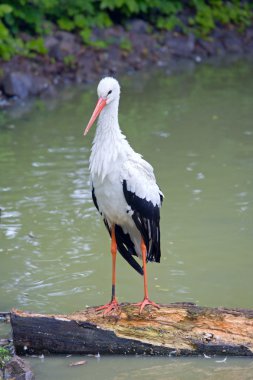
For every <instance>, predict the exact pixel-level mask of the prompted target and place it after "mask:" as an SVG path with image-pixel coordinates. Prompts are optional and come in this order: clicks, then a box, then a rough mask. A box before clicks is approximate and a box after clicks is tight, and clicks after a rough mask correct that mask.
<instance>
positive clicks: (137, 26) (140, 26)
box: [127, 19, 151, 33]
mask: <svg viewBox="0 0 253 380" xmlns="http://www.w3.org/2000/svg"><path fill="white" fill-rule="evenodd" d="M127 29H128V30H130V31H131V32H135V33H148V31H149V30H150V29H151V25H150V24H148V23H147V22H146V21H143V20H140V19H134V20H131V21H129V22H128V23H127Z"/></svg>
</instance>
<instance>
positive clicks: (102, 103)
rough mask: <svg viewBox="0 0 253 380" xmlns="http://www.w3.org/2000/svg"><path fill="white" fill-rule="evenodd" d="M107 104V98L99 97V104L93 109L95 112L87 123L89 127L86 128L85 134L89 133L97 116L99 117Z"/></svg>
mask: <svg viewBox="0 0 253 380" xmlns="http://www.w3.org/2000/svg"><path fill="white" fill-rule="evenodd" d="M105 106H106V100H105V99H103V98H99V99H98V102H97V105H96V107H95V109H94V111H93V114H92V115H91V118H90V121H89V123H88V125H87V127H86V128H85V131H84V134H83V135H84V136H86V135H87V133H88V132H89V130H90V128H91V126H92V124H94V122H95V120H96V118H97V117H98V115H99V114H100V112H101V111H102V109H103V108H104V107H105Z"/></svg>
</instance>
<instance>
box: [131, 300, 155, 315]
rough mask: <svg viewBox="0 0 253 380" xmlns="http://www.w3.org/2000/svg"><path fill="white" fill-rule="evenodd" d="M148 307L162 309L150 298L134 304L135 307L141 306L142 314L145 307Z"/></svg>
mask: <svg viewBox="0 0 253 380" xmlns="http://www.w3.org/2000/svg"><path fill="white" fill-rule="evenodd" d="M147 305H151V306H153V307H156V308H157V309H160V306H159V305H157V303H155V302H153V301H150V300H149V299H148V298H144V300H143V301H142V302H138V303H134V306H140V311H139V313H140V314H141V312H142V310H143V309H144V307H145V306H147Z"/></svg>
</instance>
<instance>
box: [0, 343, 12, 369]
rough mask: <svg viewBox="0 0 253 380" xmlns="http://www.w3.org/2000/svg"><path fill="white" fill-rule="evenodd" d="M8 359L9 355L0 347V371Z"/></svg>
mask: <svg viewBox="0 0 253 380" xmlns="http://www.w3.org/2000/svg"><path fill="white" fill-rule="evenodd" d="M10 358H11V355H10V353H9V351H8V350H7V349H6V348H4V347H0V369H3V367H4V366H5V364H6V363H7V362H8V361H9V360H10Z"/></svg>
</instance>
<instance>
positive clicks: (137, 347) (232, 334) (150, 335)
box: [11, 303, 253, 356]
mask: <svg viewBox="0 0 253 380" xmlns="http://www.w3.org/2000/svg"><path fill="white" fill-rule="evenodd" d="M11 324H12V330H13V342H14V346H15V348H16V352H17V354H42V353H43V354H49V353H54V354H56V353H57V354H97V353H98V352H99V353H100V354H146V355H176V356H180V355H184V356H185V355H199V354H206V355H233V356H235V355H240V356H253V310H246V309H226V308H208V307H199V306H196V305H194V304H191V303H175V304H169V305H161V308H160V309H159V310H157V309H154V308H150V307H146V308H145V310H144V311H143V313H142V314H139V312H138V308H136V306H133V305H130V304H124V305H121V308H120V311H119V312H118V313H116V314H112V315H109V316H105V317H103V315H101V314H98V313H96V312H95V308H88V309H86V310H84V311H80V312H76V313H73V314H70V315H53V314H51V315H47V314H46V315H44V314H35V313H28V312H23V311H18V310H12V312H11Z"/></svg>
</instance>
